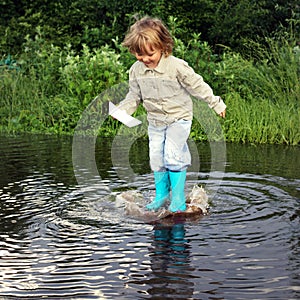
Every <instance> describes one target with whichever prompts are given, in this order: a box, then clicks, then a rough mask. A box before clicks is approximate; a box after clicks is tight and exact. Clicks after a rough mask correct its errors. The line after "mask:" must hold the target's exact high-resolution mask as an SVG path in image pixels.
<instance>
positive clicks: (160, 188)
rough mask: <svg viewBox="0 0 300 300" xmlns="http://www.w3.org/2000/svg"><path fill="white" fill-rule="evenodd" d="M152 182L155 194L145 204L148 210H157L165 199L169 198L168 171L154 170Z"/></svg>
mask: <svg viewBox="0 0 300 300" xmlns="http://www.w3.org/2000/svg"><path fill="white" fill-rule="evenodd" d="M154 182H155V189H156V195H155V198H154V200H153V201H152V202H151V203H149V204H148V205H146V208H147V209H148V210H158V209H159V208H160V207H161V206H163V205H164V203H165V201H166V200H167V199H168V198H169V192H170V180H169V172H167V171H166V172H154Z"/></svg>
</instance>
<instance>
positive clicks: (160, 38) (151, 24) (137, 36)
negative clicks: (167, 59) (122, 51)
mask: <svg viewBox="0 0 300 300" xmlns="http://www.w3.org/2000/svg"><path fill="white" fill-rule="evenodd" d="M122 45H123V46H124V47H126V48H128V50H129V51H130V52H131V53H133V54H136V53H139V54H141V53H147V48H148V49H149V48H150V49H151V50H155V49H159V50H161V51H162V52H163V53H164V55H165V56H168V55H170V54H172V51H173V46H174V41H173V38H172V36H171V34H170V32H169V30H168V29H167V27H166V26H165V25H164V24H163V22H162V21H161V20H160V19H158V18H151V17H148V16H146V17H143V18H142V19H140V20H138V21H136V22H135V23H134V24H133V25H132V26H131V27H130V29H129V31H128V33H127V34H126V36H125V39H124V41H123V43H122Z"/></svg>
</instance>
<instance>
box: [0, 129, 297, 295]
mask: <svg viewBox="0 0 300 300" xmlns="http://www.w3.org/2000/svg"><path fill="white" fill-rule="evenodd" d="M112 145H113V143H112V141H111V140H109V139H101V140H98V141H97V144H96V150H95V155H96V161H97V165H98V169H99V174H100V176H101V179H102V181H101V182H100V183H101V185H100V186H101V187H105V189H103V190H97V186H96V185H95V186H92V187H91V189H90V190H89V193H88V196H87V194H86V193H85V192H84V191H82V189H81V187H80V186H78V184H77V181H76V178H75V176H74V172H73V166H72V149H71V148H72V138H68V137H64V138H57V137H53V136H52V137H51V136H33V135H30V136H17V137H5V136H0V155H1V161H0V171H1V177H0V278H1V280H0V298H1V299H23V298H24V299H42V298H45V299H278V300H279V299H280V300H281V299H299V297H300V288H299V286H300V273H299V269H300V260H299V254H300V252H299V237H300V236H299V225H300V224H299V223H300V222H299V221H300V189H299V186H300V178H299V169H300V160H299V155H300V149H299V147H287V146H274V145H273V146H271V145H262V146H253V145H234V144H228V145H227V163H226V170H225V174H224V177H223V179H222V183H221V185H220V189H219V191H218V193H216V194H215V196H214V197H213V198H212V199H210V200H211V204H210V214H209V215H208V216H204V217H203V218H201V219H199V220H197V222H188V221H187V222H181V221H180V222H179V221H178V222H175V223H172V224H167V223H160V224H154V225H153V224H146V223H144V222H141V221H137V220H134V219H130V218H128V216H126V215H125V214H124V212H123V210H122V207H118V205H117V204H116V201H115V196H114V195H115V193H116V192H117V191H122V190H126V189H137V190H139V191H140V192H143V193H147V195H148V196H149V197H151V196H153V195H154V185H153V177H152V174H151V172H150V169H149V164H148V148H147V142H146V141H143V140H137V141H136V142H135V143H134V144H133V145H132V149H131V154H130V158H129V162H130V167H131V168H132V170H131V173H134V178H133V177H130V178H133V180H132V181H129V180H128V178H129V176H128V173H129V172H128V166H127V167H125V168H124V167H123V168H122V164H123V159H124V158H123V157H122V155H121V154H122V153H123V149H122V148H119V149H117V150H118V151H119V152H116V154H117V155H119V156H120V159H119V162H120V165H114V164H113V162H112V159H111V155H110V153H111V147H112ZM197 147H198V152H199V160H200V170H199V172H196V171H194V170H193V171H189V172H188V175H187V189H190V188H191V187H192V186H193V185H194V184H195V183H197V184H199V185H202V186H204V187H205V186H206V185H207V184H209V181H210V180H213V179H212V178H210V177H209V171H210V159H211V153H210V148H209V145H207V144H197ZM125 163H127V161H124V165H125V166H126V164H125ZM126 168H127V169H126ZM126 176H127V177H126ZM93 188H95V189H94V190H93ZM109 191H112V192H109Z"/></svg>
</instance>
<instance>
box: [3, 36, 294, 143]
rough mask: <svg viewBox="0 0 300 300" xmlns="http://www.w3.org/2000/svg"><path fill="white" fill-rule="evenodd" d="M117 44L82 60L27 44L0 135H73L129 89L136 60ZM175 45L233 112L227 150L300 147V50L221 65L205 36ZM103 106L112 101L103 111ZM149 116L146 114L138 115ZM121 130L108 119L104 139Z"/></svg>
mask: <svg viewBox="0 0 300 300" xmlns="http://www.w3.org/2000/svg"><path fill="white" fill-rule="evenodd" d="M115 43H116V46H117V47H116V49H111V48H109V47H108V46H105V47H101V48H100V49H94V50H92V49H89V48H88V47H86V46H84V47H83V51H82V53H80V54H78V53H75V52H74V51H73V50H72V49H71V47H70V45H67V46H66V47H65V48H64V49H61V48H58V47H53V46H52V45H48V44H47V43H46V42H45V41H43V42H42V41H40V40H39V39H38V37H37V38H36V40H28V41H27V44H26V45H25V46H26V47H25V48H24V49H26V51H24V53H23V54H22V55H21V56H20V58H19V60H18V61H19V62H20V64H21V69H20V70H19V71H18V70H9V69H2V70H0V82H1V86H0V115H1V119H0V132H5V133H18V132H32V133H36V132H38V133H55V134H73V133H74V129H75V128H76V126H77V123H78V121H79V120H80V117H81V116H82V114H83V111H84V110H85V109H86V108H87V107H89V104H90V103H91V101H92V100H93V99H94V98H95V97H96V96H97V95H99V94H101V93H102V92H103V91H106V90H109V89H110V88H112V87H114V86H116V84H118V83H121V82H126V81H127V76H128V72H127V70H128V68H129V66H130V64H131V63H132V62H133V61H134V59H132V60H131V58H130V56H128V53H127V52H126V51H124V50H122V48H121V47H120V45H119V44H118V43H119V42H118V41H115ZM176 43H177V46H176V47H175V54H176V55H178V56H181V57H184V59H186V60H187V61H188V62H189V64H190V65H191V66H193V67H194V68H195V70H196V71H197V72H199V73H200V74H201V75H202V76H203V77H204V79H205V80H206V81H207V82H208V83H209V84H210V85H211V86H212V87H213V89H214V92H215V94H218V95H221V96H222V98H223V99H224V101H225V103H226V104H227V107H228V108H227V116H226V119H225V120H221V119H218V121H219V122H220V124H221V126H222V127H221V128H222V129H223V135H224V136H225V138H226V140H227V141H228V142H238V143H274V144H290V145H299V143H300V134H299V128H300V115H299V103H300V85H299V74H300V49H299V46H298V48H297V47H295V44H293V43H291V42H288V41H287V40H285V39H278V40H270V41H269V43H268V47H262V46H261V45H255V47H253V49H255V50H253V55H252V57H251V58H244V57H243V56H242V55H241V54H237V53H233V52H231V51H226V52H225V53H224V54H223V55H222V56H221V57H217V56H216V55H214V54H213V53H212V50H211V49H210V47H209V46H208V45H207V43H203V42H201V40H200V39H199V35H194V36H193V39H192V40H191V41H190V43H188V44H187V45H186V46H185V45H183V43H182V42H181V41H180V40H176ZM117 44H118V45H117ZM121 94H122V93H120V95H121ZM118 95H119V94H118V93H116V94H115V96H118ZM118 97H121V96H118ZM118 100H121V99H118ZM103 101H105V97H104V98H103V99H99V101H98V102H99V103H98V104H97V105H100V106H101V104H102V102H103ZM144 113H145V112H144V111H143V109H141V108H140V109H139V111H138V114H144ZM91 114H95V111H91ZM203 117H204V118H206V114H205V113H204V114H203ZM207 122H208V123H207V124H206V123H205V122H204V123H203V124H204V127H205V126H207V128H210V129H211V130H216V134H215V133H214V132H212V133H211V136H213V135H214V134H215V135H216V138H217V136H218V135H219V132H218V130H219V128H215V129H214V128H213V127H212V126H210V125H209V122H210V120H208V121H207ZM212 122H215V121H214V120H212ZM203 124H202V125H201V124H200V123H199V122H196V121H195V122H193V127H192V133H191V136H192V137H193V138H194V139H196V140H207V139H208V136H207V133H206V132H205V128H202V126H203ZM119 128H120V125H119V124H118V122H117V121H115V120H111V119H108V120H106V121H105V122H104V124H103V127H102V128H101V129H100V130H99V133H100V134H103V135H111V136H113V135H115V134H117V132H118V130H119ZM219 136H220V135H219Z"/></svg>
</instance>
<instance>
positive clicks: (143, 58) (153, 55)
mask: <svg viewBox="0 0 300 300" xmlns="http://www.w3.org/2000/svg"><path fill="white" fill-rule="evenodd" d="M145 50H146V51H145V53H135V57H136V59H137V60H138V61H140V62H142V63H144V64H145V66H146V67H147V68H150V69H154V68H156V67H157V65H158V63H159V61H160V58H161V56H162V51H161V50H160V49H153V48H151V47H149V46H147V47H146V49H145Z"/></svg>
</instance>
